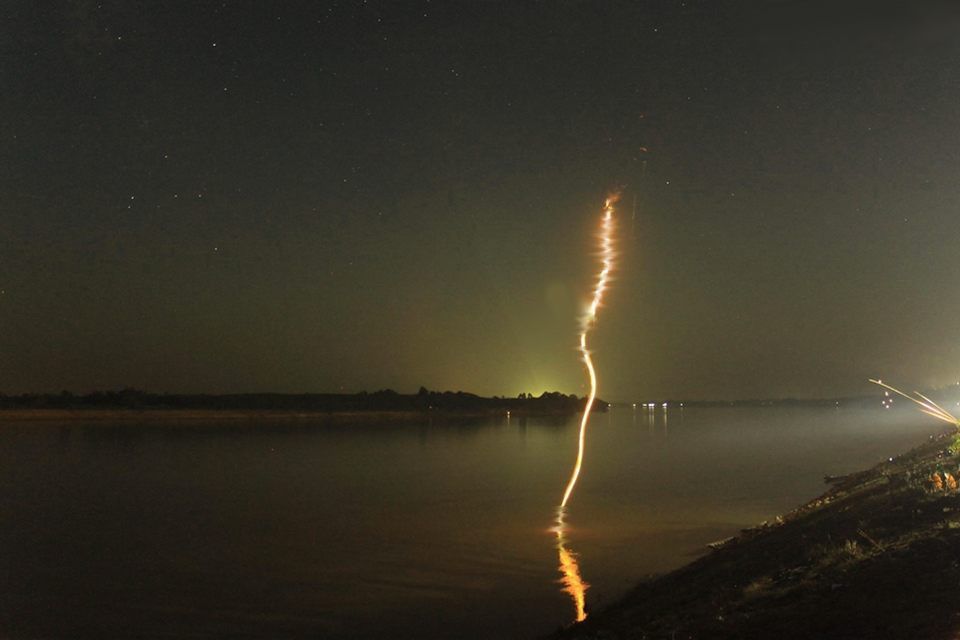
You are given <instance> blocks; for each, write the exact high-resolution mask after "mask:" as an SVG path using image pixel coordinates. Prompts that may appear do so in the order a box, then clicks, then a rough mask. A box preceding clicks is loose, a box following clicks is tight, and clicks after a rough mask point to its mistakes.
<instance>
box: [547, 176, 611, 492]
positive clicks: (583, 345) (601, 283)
mask: <svg viewBox="0 0 960 640" xmlns="http://www.w3.org/2000/svg"><path fill="white" fill-rule="evenodd" d="M619 197H620V196H619V195H618V194H616V195H611V196H609V197H608V198H607V200H606V202H604V204H603V222H602V224H601V226H600V255H601V269H600V275H599V276H598V277H597V284H596V286H595V287H594V289H593V300H591V302H590V305H589V306H588V307H587V312H586V314H585V315H584V317H583V320H582V323H581V329H580V355H581V356H582V357H583V364H584V365H586V367H587V374H588V375H589V377H590V395H589V396H588V397H587V404H586V406H584V408H583V418H581V420H580V435H579V437H578V440H577V462H576V464H575V465H574V466H573V474H572V475H571V476H570V481H569V482H568V483H567V488H566V491H564V492H563V500H561V502H560V506H561V507H565V506H567V501H568V500H570V494H572V493H573V488H574V487H575V486H576V485H577V478H579V477H580V468H581V467H582V466H583V449H584V444H585V440H586V433H587V421H588V420H589V419H590V410H591V409H592V408H593V402H594V400H596V398H597V372H596V371H595V370H594V368H593V360H591V359H590V350H589V349H587V334H588V333H589V332H590V329H591V328H592V327H593V325H594V323H595V322H596V320H597V310H598V309H599V308H600V304H601V303H602V302H603V293H604V291H606V290H607V285H608V284H609V281H610V271H611V270H612V269H613V258H614V252H613V227H614V221H613V205H614V203H615V202H616V201H617V199H618V198H619Z"/></svg>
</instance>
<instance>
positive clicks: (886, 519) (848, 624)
mask: <svg viewBox="0 0 960 640" xmlns="http://www.w3.org/2000/svg"><path fill="white" fill-rule="evenodd" d="M950 442H951V441H950V439H948V438H947V437H941V438H938V439H935V440H933V441H931V442H928V443H927V444H925V445H923V446H921V447H919V448H917V449H915V450H913V451H910V452H909V453H907V454H905V455H903V456H900V457H898V458H896V459H894V460H893V461H892V462H885V463H882V464H880V465H878V466H876V467H874V468H873V469H870V470H867V471H864V472H861V473H857V474H853V475H850V476H846V477H844V478H841V479H839V480H838V481H836V482H835V483H834V486H833V487H832V488H831V489H830V490H829V491H828V492H827V493H825V494H824V495H823V496H821V497H820V498H818V499H816V500H813V501H811V502H810V503H808V504H806V505H804V506H802V507H800V508H799V509H797V510H796V511H794V512H792V513H790V514H787V515H785V516H783V517H782V518H778V519H777V521H776V522H773V523H769V524H765V525H763V526H761V527H758V528H755V529H749V530H745V531H743V532H742V533H741V535H740V536H738V537H736V538H734V539H732V540H731V541H729V542H727V543H726V544H724V545H722V546H720V548H719V549H717V550H716V551H713V552H711V553H710V554H709V555H707V556H705V557H703V558H701V559H699V560H697V561H696V562H694V563H692V564H690V565H688V566H687V567H684V568H682V569H680V570H678V571H676V572H673V573H670V574H668V575H665V576H663V577H660V578H657V579H654V580H652V581H649V582H646V583H643V584H640V585H638V586H637V587H636V588H634V590H633V591H632V592H631V593H629V594H628V595H627V596H626V597H625V598H624V599H623V600H622V601H621V602H620V603H618V604H616V605H614V606H612V607H610V608H609V609H607V610H604V611H600V612H596V613H594V614H592V615H591V616H590V617H589V618H588V619H587V621H586V622H585V623H583V624H580V625H574V626H572V627H570V628H568V629H566V630H564V631H562V632H559V633H558V634H556V636H555V637H557V638H598V639H599V638H669V639H676V640H680V639H686V638H731V639H732V638H850V639H853V638H858V639H866V638H924V639H929V640H939V639H947V638H950V639H954V638H958V637H960V633H958V632H960V494H958V493H957V491H956V490H951V489H950V488H949V487H947V486H944V488H943V489H938V488H936V487H935V486H934V483H933V481H932V478H931V476H932V475H933V474H934V473H938V474H940V479H941V480H944V479H945V476H944V475H943V472H948V473H951V474H952V475H953V476H956V475H957V472H958V462H960V460H958V459H957V458H956V457H954V456H952V455H951V454H950V453H948V447H949V445H950ZM945 484H946V483H945Z"/></svg>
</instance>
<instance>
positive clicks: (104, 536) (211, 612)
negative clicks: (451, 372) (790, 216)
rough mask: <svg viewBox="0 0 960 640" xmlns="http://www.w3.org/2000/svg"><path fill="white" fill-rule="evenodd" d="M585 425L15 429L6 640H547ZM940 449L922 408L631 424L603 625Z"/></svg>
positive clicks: (560, 621)
mask: <svg viewBox="0 0 960 640" xmlns="http://www.w3.org/2000/svg"><path fill="white" fill-rule="evenodd" d="M576 423H577V419H576V417H571V418H570V419H568V420H561V421H559V422H558V421H556V420H547V419H528V420H517V419H516V418H514V419H512V420H507V419H506V418H502V419H495V420H489V421H487V422H484V423H478V424H438V423H433V424H408V425H392V426H389V427H369V426H354V427H319V426H314V425H308V424H304V423H289V422H287V423H282V424H269V423H264V424H257V425H255V426H253V427H251V426H249V425H247V426H231V425H229V424H223V423H221V424H216V425H202V424H197V425H191V426H174V425H133V424H122V425H121V424H117V425H110V424H90V425H85V424H80V423H62V424H50V423H41V422H29V423H26V422H25V423H2V424H0V495H2V501H0V636H3V637H13V638H20V637H24V638H26V637H30V638H34V637H53V638H76V637H91V638H92V637H96V638H105V637H130V636H138V637H159V636H166V637H170V636H176V637H184V636H189V637H210V636H223V635H230V636H238V637H244V636H251V637H323V638H373V637H397V638H400V637H421V638H422V637H427V638H431V637H435V638H448V637H456V638H530V637H536V636H538V635H541V634H543V633H546V632H549V631H552V630H554V629H556V628H557V627H558V626H560V625H564V624H567V623H569V622H570V621H571V620H572V619H573V617H574V615H575V609H574V602H573V601H572V599H571V597H570V596H569V595H568V594H566V593H564V592H562V590H561V589H562V588H563V587H562V585H561V584H560V583H559V580H560V578H561V574H560V572H559V570H558V554H557V548H556V541H557V537H556V533H555V531H552V530H551V528H552V527H553V525H554V519H555V517H556V511H555V510H556V504H557V503H558V502H559V500H560V497H561V494H562V491H563V488H564V484H565V482H566V480H567V477H568V474H569V471H570V466H571V465H572V463H573V460H574V456H575V447H576V426H577V424H576ZM939 430H940V428H939V427H938V426H937V425H936V424H933V421H932V420H931V421H926V420H924V419H923V417H922V416H919V415H918V414H916V413H915V412H913V411H911V410H909V409H907V408H904V409H900V410H894V411H883V410H882V409H879V408H877V409H870V410H868V409H844V408H840V409H690V408H687V409H683V410H680V409H669V410H668V411H667V412H666V413H665V412H664V411H663V410H662V409H657V410H656V412H654V413H650V412H648V411H646V410H645V409H637V410H632V409H630V408H621V409H616V408H615V409H613V410H612V411H611V412H610V413H608V414H605V415H604V414H600V415H597V416H595V417H594V418H593V419H592V421H591V425H590V431H589V435H588V440H587V454H586V458H585V461H584V470H583V474H582V475H581V479H580V484H579V485H578V487H577V490H576V492H575V493H574V495H573V498H572V500H571V503H570V504H569V505H568V508H567V514H566V525H567V529H566V531H565V542H566V547H567V549H568V550H569V551H571V552H573V553H574V554H576V555H575V556H574V558H575V559H576V560H577V561H578V563H579V569H580V572H581V575H582V578H583V580H585V581H586V582H587V583H589V585H590V587H589V589H588V590H587V592H586V607H587V611H588V612H589V610H590V609H591V608H596V607H598V606H600V605H603V604H604V603H609V602H611V601H613V600H615V599H617V598H618V597H619V596H620V595H622V594H623V593H624V591H625V590H626V589H627V588H628V587H629V586H630V585H631V584H632V583H633V582H634V581H635V580H637V579H638V578H640V577H643V576H645V575H647V574H650V573H655V572H663V571H667V570H669V569H672V568H675V567H677V566H679V565H681V564H684V563H686V562H688V561H690V560H691V559H693V558H694V557H696V556H697V555H698V554H700V553H701V552H702V549H703V545H704V544H705V543H707V542H710V541H713V540H716V539H719V538H722V537H725V536H728V535H731V534H733V533H735V532H736V531H737V530H738V529H740V528H743V527H745V526H749V525H753V524H756V523H758V522H760V521H763V520H767V519H770V518H772V517H774V516H776V515H777V514H779V513H783V512H785V511H787V510H789V509H791V508H793V507H794V506H796V505H797V504H799V503H800V502H802V501H805V500H807V499H809V498H812V497H814V496H816V495H818V494H819V493H821V492H822V491H823V489H824V486H823V481H822V478H823V475H824V474H826V473H830V474H836V473H843V472H847V471H852V470H856V469H858V468H861V467H865V466H868V465H872V464H874V463H876V462H878V461H879V460H881V459H883V458H885V457H887V456H889V455H895V454H897V453H899V452H900V451H902V450H904V449H906V448H908V447H910V446H913V445H916V444H920V443H921V442H923V441H924V439H925V438H926V437H927V436H929V435H930V434H933V433H936V432H938V431H939Z"/></svg>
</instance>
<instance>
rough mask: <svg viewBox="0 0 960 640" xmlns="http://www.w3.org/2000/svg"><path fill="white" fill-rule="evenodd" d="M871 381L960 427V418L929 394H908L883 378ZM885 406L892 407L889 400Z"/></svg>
mask: <svg viewBox="0 0 960 640" xmlns="http://www.w3.org/2000/svg"><path fill="white" fill-rule="evenodd" d="M870 382H872V383H873V384H876V385H880V386H881V387H883V388H884V389H889V390H890V391H893V392H894V393H896V394H897V395H899V396H903V397H904V398H906V399H907V400H909V401H910V402H912V403H914V404H916V405H919V406H920V411H922V412H923V413H925V414H927V415H928V416H933V417H934V418H936V419H937V420H942V421H944V422H949V423H950V424H952V425H953V426H955V427H957V428H960V420H958V419H957V418H956V417H954V416H953V414H951V413H950V412H949V411H947V410H946V409H944V408H943V407H941V406H940V405H938V404H937V403H936V402H934V401H933V400H931V399H930V398H928V397H927V396H925V395H923V394H922V393H920V392H919V391H914V392H913V393H914V395H915V396H916V397H914V396H911V395H908V394H906V393H904V392H903V391H900V390H899V389H894V388H893V387H891V386H890V385H888V384H884V382H883V381H882V380H872V379H871V380H870ZM886 395H888V396H889V395H890V394H889V392H888V393H887V394H886ZM884 406H886V407H887V408H888V409H889V408H890V405H889V401H887V402H886V403H885V405H884Z"/></svg>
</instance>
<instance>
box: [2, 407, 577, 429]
mask: <svg viewBox="0 0 960 640" xmlns="http://www.w3.org/2000/svg"><path fill="white" fill-rule="evenodd" d="M508 413H509V416H510V417H511V418H516V419H523V418H533V417H539V418H543V417H564V418H565V417H569V416H571V415H575V414H576V413H578V411H565V410H557V411H536V410H524V409H521V410H519V411H511V412H505V411H501V410H486V411H482V410H481V411H439V410H428V411H309V410H282V409H280V410H270V409H0V424H3V423H5V422H34V421H37V422H88V423H138V424H139V423H169V424H179V423H183V424H190V423H208V422H224V423H231V424H237V423H244V422H250V423H257V424H263V423H270V422H277V421H296V422H304V423H307V422H312V423H318V424H337V425H352V424H355V425H370V424H428V423H430V422H433V421H434V420H442V421H453V422H462V421H470V420H486V419H489V418H491V417H506V416H507V414H508Z"/></svg>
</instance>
